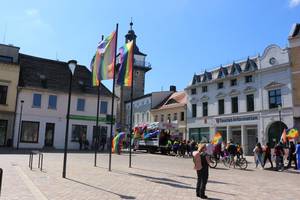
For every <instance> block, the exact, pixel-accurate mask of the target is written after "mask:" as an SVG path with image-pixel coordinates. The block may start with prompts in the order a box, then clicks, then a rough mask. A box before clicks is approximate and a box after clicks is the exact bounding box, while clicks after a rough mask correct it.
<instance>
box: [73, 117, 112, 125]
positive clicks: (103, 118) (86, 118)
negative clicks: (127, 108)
mask: <svg viewBox="0 0 300 200" xmlns="http://www.w3.org/2000/svg"><path fill="white" fill-rule="evenodd" d="M70 119H74V120H84V121H97V117H96V116H84V115H70ZM98 122H104V123H107V124H110V122H111V115H106V117H99V119H98ZM113 123H115V119H113Z"/></svg>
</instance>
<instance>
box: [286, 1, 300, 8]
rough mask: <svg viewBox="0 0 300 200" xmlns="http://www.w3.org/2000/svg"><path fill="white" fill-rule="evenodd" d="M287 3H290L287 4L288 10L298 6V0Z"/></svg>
mask: <svg viewBox="0 0 300 200" xmlns="http://www.w3.org/2000/svg"><path fill="white" fill-rule="evenodd" d="M289 1H290V4H289V6H290V8H295V7H297V6H299V5H300V0H289Z"/></svg>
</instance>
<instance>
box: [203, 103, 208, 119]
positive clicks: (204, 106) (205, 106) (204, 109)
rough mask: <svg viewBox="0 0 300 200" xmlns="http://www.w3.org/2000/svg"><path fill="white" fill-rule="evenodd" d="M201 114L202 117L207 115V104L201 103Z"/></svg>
mask: <svg viewBox="0 0 300 200" xmlns="http://www.w3.org/2000/svg"><path fill="white" fill-rule="evenodd" d="M202 114H203V117H205V116H207V115H208V106H207V102H203V103H202Z"/></svg>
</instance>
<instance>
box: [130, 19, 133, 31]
mask: <svg viewBox="0 0 300 200" xmlns="http://www.w3.org/2000/svg"><path fill="white" fill-rule="evenodd" d="M132 26H133V22H132V17H131V20H130V30H132Z"/></svg>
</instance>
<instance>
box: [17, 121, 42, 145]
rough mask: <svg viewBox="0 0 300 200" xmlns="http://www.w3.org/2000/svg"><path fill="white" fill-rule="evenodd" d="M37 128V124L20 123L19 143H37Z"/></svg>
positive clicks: (38, 124) (29, 122)
mask: <svg viewBox="0 0 300 200" xmlns="http://www.w3.org/2000/svg"><path fill="white" fill-rule="evenodd" d="M39 126H40V123H39V122H31V121H22V128H21V139H20V141H21V142H24V143H38V142H39Z"/></svg>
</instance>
